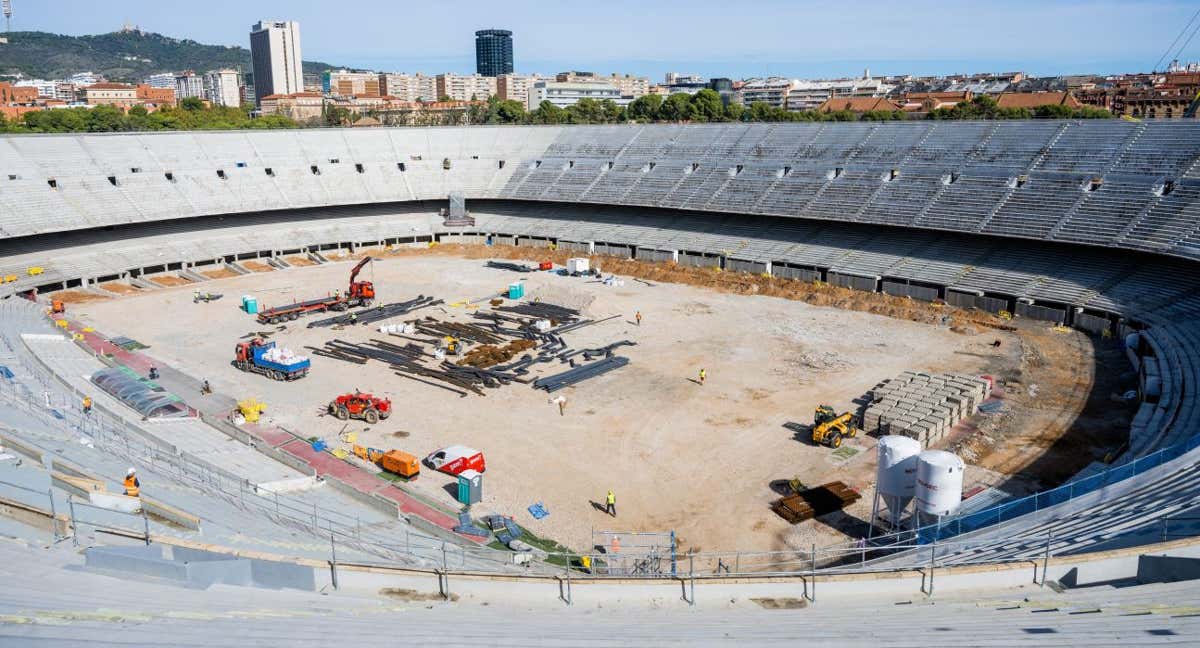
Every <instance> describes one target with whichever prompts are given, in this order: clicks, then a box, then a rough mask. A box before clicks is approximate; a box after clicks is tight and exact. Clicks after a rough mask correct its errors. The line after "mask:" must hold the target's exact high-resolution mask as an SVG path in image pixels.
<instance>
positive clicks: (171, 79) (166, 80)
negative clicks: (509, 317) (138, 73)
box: [145, 72, 175, 89]
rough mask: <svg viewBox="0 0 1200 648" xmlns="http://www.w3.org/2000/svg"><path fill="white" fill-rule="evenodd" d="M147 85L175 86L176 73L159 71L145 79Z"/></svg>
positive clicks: (157, 86) (153, 86)
mask: <svg viewBox="0 0 1200 648" xmlns="http://www.w3.org/2000/svg"><path fill="white" fill-rule="evenodd" d="M145 83H146V85H148V86H150V87H151V88H171V89H174V88H175V75H174V74H172V73H171V72H159V73H158V74H151V75H150V76H148V77H146V79H145Z"/></svg>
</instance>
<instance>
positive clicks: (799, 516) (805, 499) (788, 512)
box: [771, 481, 862, 524]
mask: <svg viewBox="0 0 1200 648" xmlns="http://www.w3.org/2000/svg"><path fill="white" fill-rule="evenodd" d="M861 497H862V495H860V494H859V493H858V491H856V490H854V489H853V488H850V487H849V486H847V485H846V484H845V483H843V482H840V481H834V482H829V483H828V484H822V485H820V486H817V487H816V488H809V489H807V490H802V491H800V492H798V493H794V494H792V495H787V496H785V497H781V498H779V499H777V500H775V501H774V502H772V503H771V510H772V511H775V513H776V514H777V515H778V516H779V517H781V518H783V519H785V520H787V521H788V522H790V523H791V524H799V523H801V522H803V521H805V520H810V519H812V518H815V517H820V516H822V515H825V514H827V513H833V512H834V511H840V510H842V509H844V508H846V507H847V506H850V505H851V504H853V503H855V502H857V501H858V500H859V499H860V498H861Z"/></svg>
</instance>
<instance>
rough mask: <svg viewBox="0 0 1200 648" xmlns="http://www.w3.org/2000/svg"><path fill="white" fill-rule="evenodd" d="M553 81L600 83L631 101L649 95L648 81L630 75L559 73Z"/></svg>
mask: <svg viewBox="0 0 1200 648" xmlns="http://www.w3.org/2000/svg"><path fill="white" fill-rule="evenodd" d="M554 80H555V81H556V82H558V83H602V84H605V85H610V86H612V87H614V88H616V89H617V90H618V91H619V92H620V93H621V96H622V97H629V98H631V99H636V98H638V97H641V96H644V95H647V94H650V79H647V78H646V77H636V76H633V75H631V74H615V73H614V74H610V75H608V76H602V75H599V74H596V73H594V72H559V73H558V74H557V75H555V77H554Z"/></svg>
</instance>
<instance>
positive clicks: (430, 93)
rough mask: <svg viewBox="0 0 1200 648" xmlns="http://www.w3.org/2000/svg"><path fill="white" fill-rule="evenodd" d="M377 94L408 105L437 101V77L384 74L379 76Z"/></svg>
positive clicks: (394, 73)
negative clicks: (417, 102)
mask: <svg viewBox="0 0 1200 648" xmlns="http://www.w3.org/2000/svg"><path fill="white" fill-rule="evenodd" d="M379 92H380V94H382V95H385V96H389V97H395V98H397V99H399V100H400V101H406V102H409V103H412V102H415V101H424V102H430V101H437V100H438V87H437V77H434V76H426V75H424V74H404V73H396V72H386V73H383V74H380V75H379Z"/></svg>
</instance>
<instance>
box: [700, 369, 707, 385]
mask: <svg viewBox="0 0 1200 648" xmlns="http://www.w3.org/2000/svg"><path fill="white" fill-rule="evenodd" d="M707 377H708V372H707V371H705V370H704V369H701V370H700V384H701V385H704V379H705V378H707Z"/></svg>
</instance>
